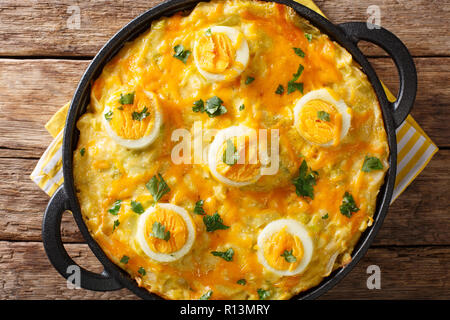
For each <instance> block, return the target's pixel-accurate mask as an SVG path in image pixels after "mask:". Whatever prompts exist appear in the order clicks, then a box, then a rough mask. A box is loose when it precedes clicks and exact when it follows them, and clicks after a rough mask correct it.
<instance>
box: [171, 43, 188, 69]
mask: <svg viewBox="0 0 450 320" xmlns="http://www.w3.org/2000/svg"><path fill="white" fill-rule="evenodd" d="M173 51H174V52H175V54H174V55H173V57H174V58H177V59H178V60H180V61H181V62H183V63H184V64H186V62H187V59H188V58H189V56H190V55H191V52H190V51H189V50H185V49H184V46H183V45H182V44H178V45H176V46H175V47H174V48H173Z"/></svg>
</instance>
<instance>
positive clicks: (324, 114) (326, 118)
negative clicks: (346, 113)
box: [317, 110, 330, 121]
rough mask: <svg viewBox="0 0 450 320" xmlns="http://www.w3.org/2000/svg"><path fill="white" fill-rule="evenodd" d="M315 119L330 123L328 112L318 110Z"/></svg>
mask: <svg viewBox="0 0 450 320" xmlns="http://www.w3.org/2000/svg"><path fill="white" fill-rule="evenodd" d="M317 118H319V119H320V120H323V121H330V114H329V113H328V112H325V111H322V110H320V111H317Z"/></svg>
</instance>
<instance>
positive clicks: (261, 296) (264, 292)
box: [257, 288, 271, 300]
mask: <svg viewBox="0 0 450 320" xmlns="http://www.w3.org/2000/svg"><path fill="white" fill-rule="evenodd" d="M257 291H258V296H259V300H266V299H268V298H270V296H271V293H270V291H269V290H264V289H261V288H259V289H258V290H257Z"/></svg>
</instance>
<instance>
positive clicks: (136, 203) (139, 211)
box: [131, 200, 144, 214]
mask: <svg viewBox="0 0 450 320" xmlns="http://www.w3.org/2000/svg"><path fill="white" fill-rule="evenodd" d="M131 209H132V210H133V211H134V212H136V213H137V214H142V213H144V207H143V206H142V204H141V203H140V202H139V201H134V200H131Z"/></svg>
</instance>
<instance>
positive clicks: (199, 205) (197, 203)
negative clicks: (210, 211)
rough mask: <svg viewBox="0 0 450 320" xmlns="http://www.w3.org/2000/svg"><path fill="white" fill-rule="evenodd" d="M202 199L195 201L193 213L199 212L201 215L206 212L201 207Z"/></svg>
mask: <svg viewBox="0 0 450 320" xmlns="http://www.w3.org/2000/svg"><path fill="white" fill-rule="evenodd" d="M203 203H204V201H203V200H198V201H197V202H196V203H195V207H194V213H195V214H199V215H201V216H204V215H205V214H206V212H205V209H203Z"/></svg>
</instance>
